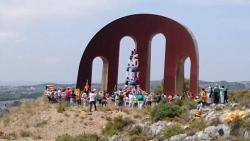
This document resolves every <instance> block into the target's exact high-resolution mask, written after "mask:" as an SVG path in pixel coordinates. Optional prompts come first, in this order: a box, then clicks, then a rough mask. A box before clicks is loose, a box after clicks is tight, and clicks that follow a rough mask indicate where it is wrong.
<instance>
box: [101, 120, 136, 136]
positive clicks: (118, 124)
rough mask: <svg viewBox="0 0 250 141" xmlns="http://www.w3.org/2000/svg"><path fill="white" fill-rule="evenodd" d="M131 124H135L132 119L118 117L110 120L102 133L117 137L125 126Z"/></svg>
mask: <svg viewBox="0 0 250 141" xmlns="http://www.w3.org/2000/svg"><path fill="white" fill-rule="evenodd" d="M131 123H133V122H132V120H131V119H129V118H123V117H122V116H118V117H115V118H113V119H111V120H108V122H107V124H106V126H105V128H104V129H103V130H102V132H103V134H105V135H115V134H118V133H119V132H120V131H121V130H122V129H123V128H124V127H125V126H128V125H129V124H131Z"/></svg>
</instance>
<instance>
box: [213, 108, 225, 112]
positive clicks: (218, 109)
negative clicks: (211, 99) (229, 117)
mask: <svg viewBox="0 0 250 141" xmlns="http://www.w3.org/2000/svg"><path fill="white" fill-rule="evenodd" d="M214 110H215V111H217V112H219V111H222V110H223V109H222V108H221V107H216V108H215V109H214Z"/></svg>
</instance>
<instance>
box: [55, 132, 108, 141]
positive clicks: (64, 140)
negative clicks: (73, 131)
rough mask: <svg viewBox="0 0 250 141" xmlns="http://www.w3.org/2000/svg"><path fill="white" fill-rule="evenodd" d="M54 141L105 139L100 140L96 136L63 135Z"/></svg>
mask: <svg viewBox="0 0 250 141" xmlns="http://www.w3.org/2000/svg"><path fill="white" fill-rule="evenodd" d="M56 141H107V139H106V138H101V137H99V136H97V135H96V134H86V133H84V134H81V135H78V136H75V137H73V136H71V135H69V134H64V135H61V136H58V137H57V138H56Z"/></svg>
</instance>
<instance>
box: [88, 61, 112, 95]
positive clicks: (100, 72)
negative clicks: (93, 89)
mask: <svg viewBox="0 0 250 141" xmlns="http://www.w3.org/2000/svg"><path fill="white" fill-rule="evenodd" d="M107 72H108V61H107V59H106V58H105V57H102V56H98V57H96V58H94V59H93V62H92V77H91V82H93V83H96V84H100V87H99V88H97V89H100V90H107V80H108V75H107Z"/></svg>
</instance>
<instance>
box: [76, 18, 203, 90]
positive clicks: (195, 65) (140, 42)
mask: <svg viewBox="0 0 250 141" xmlns="http://www.w3.org/2000/svg"><path fill="white" fill-rule="evenodd" d="M157 33H162V34H163V35H164V36H165V37H167V43H166V46H167V48H166V52H165V69H164V92H165V93H167V94H174V93H176V79H177V75H178V74H177V68H178V67H177V66H178V63H179V60H180V59H181V58H185V57H190V60H191V62H192V66H191V75H190V92H192V93H194V94H197V93H198V73H199V59H198V49H197V47H196V41H195V39H194V37H193V36H192V33H191V32H189V31H188V29H187V28H185V27H184V26H183V25H181V24H180V23H178V22H176V21H174V20H172V19H169V18H166V17H163V16H159V15H152V14H137V15H131V16H126V17H123V18H120V19H118V20H115V21H113V22H111V23H110V24H108V25H107V26H105V27H104V28H103V29H101V30H100V31H99V32H98V33H97V34H96V35H95V36H94V37H93V39H92V40H91V41H90V42H89V44H88V46H87V47H86V49H85V51H84V53H83V56H82V59H81V62H80V66H79V70H78V78H77V87H78V88H80V89H83V84H85V83H86V81H87V80H90V77H91V60H93V58H95V57H96V56H103V57H105V58H106V59H107V61H108V62H109V69H108V72H107V75H108V80H107V90H108V91H110V92H111V91H112V89H113V87H114V86H115V85H116V84H117V74H118V63H119V43H120V40H121V39H122V38H123V37H124V36H130V37H132V38H133V39H134V40H135V42H136V43H137V51H138V55H139V61H140V65H139V71H140V85H141V88H142V89H144V90H149V87H148V86H149V81H150V78H149V76H150V75H149V73H150V65H148V64H149V61H150V57H149V56H150V40H151V37H152V36H153V35H155V34H157Z"/></svg>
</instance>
